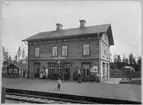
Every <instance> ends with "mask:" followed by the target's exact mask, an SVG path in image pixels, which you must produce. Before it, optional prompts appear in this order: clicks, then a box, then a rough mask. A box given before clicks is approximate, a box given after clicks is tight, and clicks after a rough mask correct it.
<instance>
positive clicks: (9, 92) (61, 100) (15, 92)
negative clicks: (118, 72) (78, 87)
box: [5, 88, 141, 104]
mask: <svg viewBox="0 0 143 105" xmlns="http://www.w3.org/2000/svg"><path fill="white" fill-rule="evenodd" d="M5 99H6V100H15V101H20V102H21V103H22V102H23V103H25V102H28V103H39V104H141V102H139V101H129V100H117V99H109V98H108V99H107V98H102V97H86V96H79V95H71V94H62V93H50V92H41V91H31V90H21V89H10V88H6V95H5Z"/></svg>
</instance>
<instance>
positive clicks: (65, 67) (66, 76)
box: [64, 64, 71, 81]
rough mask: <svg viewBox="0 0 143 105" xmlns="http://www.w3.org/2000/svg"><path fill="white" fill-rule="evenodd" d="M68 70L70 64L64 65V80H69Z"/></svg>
mask: <svg viewBox="0 0 143 105" xmlns="http://www.w3.org/2000/svg"><path fill="white" fill-rule="evenodd" d="M70 68H71V64H65V65H64V80H66V81H67V80H70Z"/></svg>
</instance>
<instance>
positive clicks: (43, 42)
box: [23, 20, 114, 81]
mask: <svg viewBox="0 0 143 105" xmlns="http://www.w3.org/2000/svg"><path fill="white" fill-rule="evenodd" d="M56 25H57V28H56V30H54V31H48V32H40V33H37V34H36V35H33V36H31V37H29V38H27V39H25V40H23V41H26V42H28V70H29V77H30V78H32V77H34V78H36V77H37V78H38V77H39V72H40V70H41V69H42V68H43V67H44V68H48V70H49V78H51V77H52V76H54V75H56V74H59V75H61V76H62V79H68V80H73V76H74V75H73V74H74V72H75V70H76V68H80V69H81V73H82V77H83V78H86V77H87V76H90V74H91V70H90V69H91V68H94V69H96V71H97V72H98V73H99V75H100V81H103V80H105V79H108V78H109V77H110V75H109V73H110V72H109V71H110V70H109V68H110V63H109V62H110V46H111V45H114V41H113V36H112V29H111V25H110V24H103V25H95V26H86V21H85V20H80V26H79V27H77V28H71V29H62V25H61V24H59V23H58V24H56Z"/></svg>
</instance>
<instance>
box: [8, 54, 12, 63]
mask: <svg viewBox="0 0 143 105" xmlns="http://www.w3.org/2000/svg"><path fill="white" fill-rule="evenodd" d="M8 62H9V63H10V62H12V59H11V56H10V55H9V56H8Z"/></svg>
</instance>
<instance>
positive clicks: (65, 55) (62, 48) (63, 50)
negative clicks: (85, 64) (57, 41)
mask: <svg viewBox="0 0 143 105" xmlns="http://www.w3.org/2000/svg"><path fill="white" fill-rule="evenodd" d="M65 46H66V50H65V49H63V47H65ZM64 51H66V55H63V52H64ZM64 54H65V53H64ZM61 55H62V57H67V56H68V46H67V45H62V53H61Z"/></svg>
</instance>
